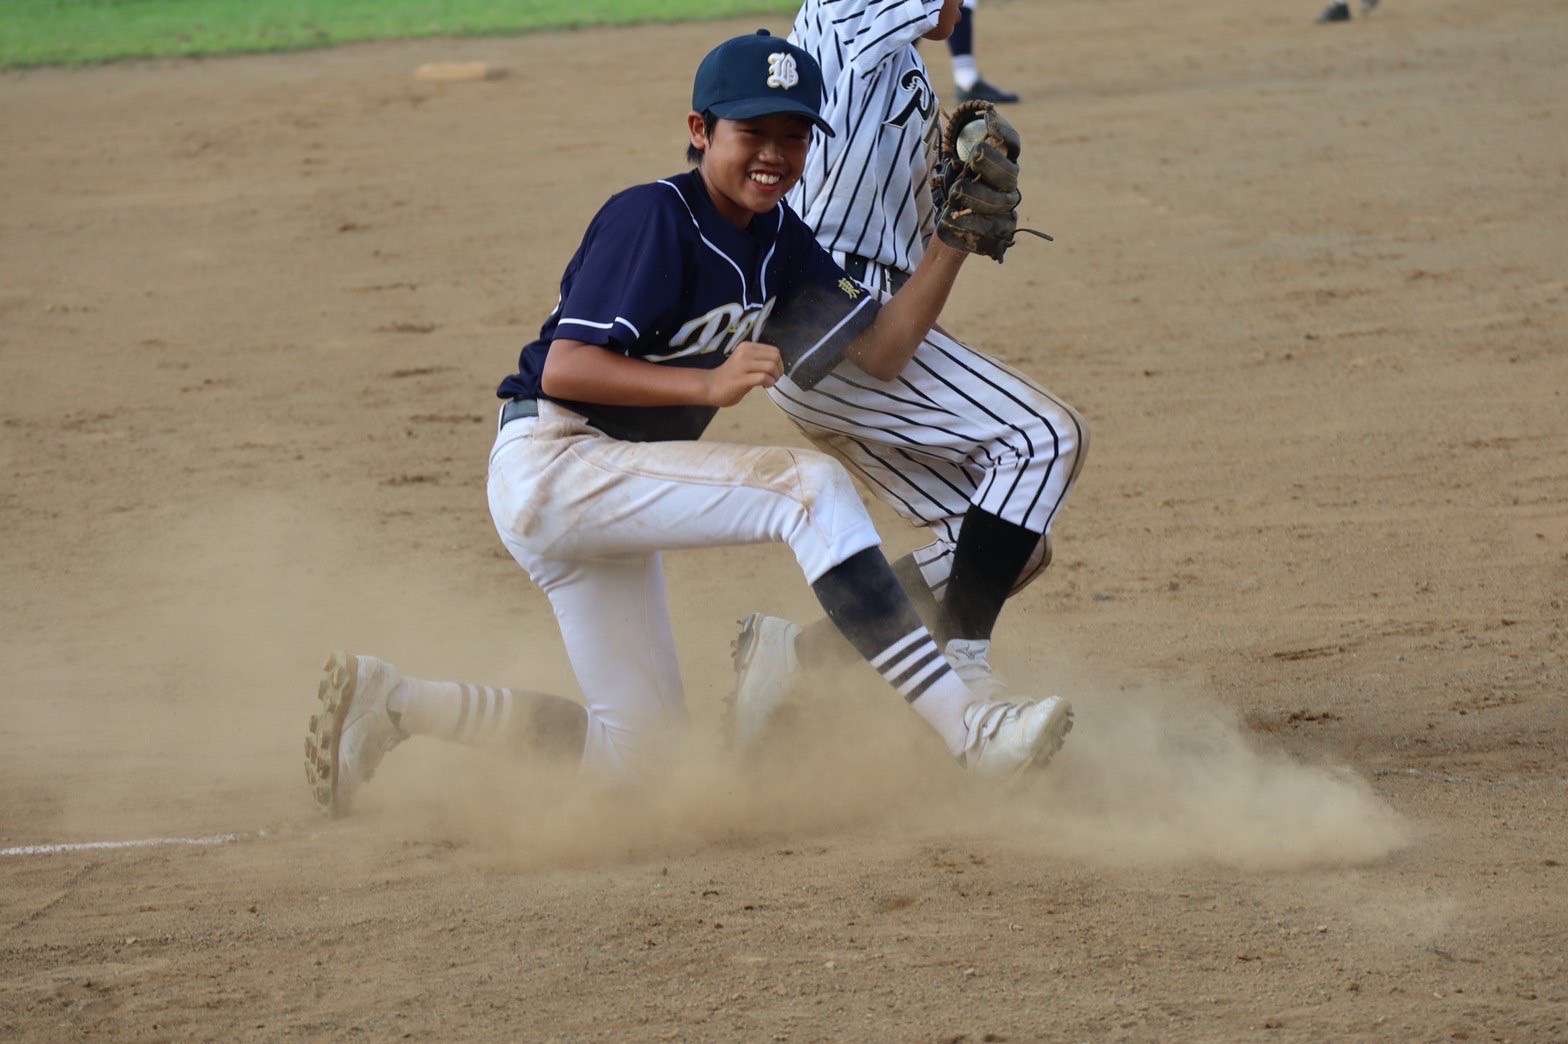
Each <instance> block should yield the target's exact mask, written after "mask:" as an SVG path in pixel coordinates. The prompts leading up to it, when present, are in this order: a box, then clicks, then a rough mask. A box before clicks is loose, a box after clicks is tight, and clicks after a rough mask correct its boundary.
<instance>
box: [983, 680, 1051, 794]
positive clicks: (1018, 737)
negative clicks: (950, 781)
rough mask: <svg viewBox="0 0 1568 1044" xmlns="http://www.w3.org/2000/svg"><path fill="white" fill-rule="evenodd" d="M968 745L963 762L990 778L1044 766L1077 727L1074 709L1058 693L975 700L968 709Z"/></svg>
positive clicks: (1012, 774) (1005, 776) (998, 777)
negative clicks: (1031, 699) (1030, 699)
mask: <svg viewBox="0 0 1568 1044" xmlns="http://www.w3.org/2000/svg"><path fill="white" fill-rule="evenodd" d="M964 725H965V726H966V727H967V728H968V729H969V747H968V749H967V750H966V751H965V753H964V765H965V766H966V767H967V768H968V769H969V771H970V772H972V773H974V774H975V775H977V776H981V777H984V778H986V779H1011V778H1013V777H1014V776H1017V775H1019V774H1020V773H1022V772H1024V771H1025V770H1026V769H1030V768H1044V767H1045V766H1046V764H1048V763H1049V762H1050V760H1051V758H1052V757H1053V756H1055V754H1056V752H1057V751H1058V750H1061V749H1062V742H1063V741H1064V740H1066V739H1067V733H1068V732H1069V731H1071V730H1072V727H1073V709H1072V707H1071V706H1069V705H1068V703H1067V701H1066V700H1064V699H1062V698H1061V697H1060V696H1047V697H1046V698H1045V699H1043V700H1040V701H1039V702H1037V703H994V702H987V703H977V704H974V705H973V706H972V707H970V708H969V709H968V710H967V711H965V712H964Z"/></svg>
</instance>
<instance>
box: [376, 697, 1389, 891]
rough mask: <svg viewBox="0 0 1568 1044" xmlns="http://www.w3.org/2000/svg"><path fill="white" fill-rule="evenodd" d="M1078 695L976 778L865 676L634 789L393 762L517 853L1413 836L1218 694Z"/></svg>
mask: <svg viewBox="0 0 1568 1044" xmlns="http://www.w3.org/2000/svg"><path fill="white" fill-rule="evenodd" d="M1080 689H1081V690H1082V691H1089V690H1088V689H1087V688H1086V687H1080ZM1075 708H1076V723H1075V728H1074V731H1073V732H1072V734H1071V735H1070V736H1069V737H1068V741H1067V744H1066V746H1065V747H1064V748H1063V750H1062V752H1061V753H1060V754H1059V755H1058V756H1057V758H1056V759H1055V761H1054V762H1053V764H1052V765H1050V766H1049V767H1048V768H1047V769H1046V770H1045V771H1043V772H1040V773H1038V774H1037V775H1033V776H1030V777H1027V778H1026V779H1025V780H1023V781H1020V782H1018V783H1015V784H1013V785H1010V786H997V785H990V784H985V783H982V782H979V781H975V780H971V779H970V778H968V777H967V776H965V775H964V774H963V772H962V771H961V770H959V769H958V768H957V766H956V765H954V764H953V763H952V762H951V761H950V759H948V758H947V756H946V754H945V751H944V749H943V748H942V747H941V745H940V744H939V743H937V742H936V740H935V738H934V736H932V735H931V734H929V732H928V731H927V730H926V729H925V727H924V725H923V724H921V723H920V722H919V720H918V719H917V718H916V717H915V715H913V714H912V713H910V712H909V711H908V709H907V708H905V707H903V706H902V704H901V703H900V701H898V700H897V699H896V698H895V697H892V696H891V694H885V693H882V692H879V691H877V684H876V681H875V679H871V678H867V677H865V676H863V675H857V676H856V677H854V678H853V679H848V680H841V681H840V682H839V683H838V684H837V685H835V686H833V687H832V690H831V691H824V690H823V689H822V688H819V689H818V691H817V692H816V694H815V698H811V699H808V700H806V701H805V702H804V703H803V705H802V706H801V707H799V708H798V709H797V711H796V713H795V714H794V715H793V716H792V718H791V719H790V720H789V721H787V722H785V723H784V724H783V725H782V726H781V727H780V728H779V729H778V730H777V732H776V733H775V735H774V736H772V737H771V738H770V741H769V743H768V744H767V745H766V746H765V747H763V748H761V749H759V750H755V751H751V752H747V753H745V754H741V753H739V752H736V751H733V750H730V749H728V748H727V747H726V746H725V744H724V742H723V737H722V731H723V728H722V722H721V721H710V722H707V723H705V724H706V726H707V728H705V729H699V730H698V735H697V736H695V737H694V739H693V743H692V745H691V748H690V749H689V750H688V751H687V755H686V757H685V758H684V759H683V760H682V761H681V763H680V764H679V765H678V766H677V768H676V769H675V770H674V771H673V772H672V774H671V776H670V778H668V779H665V780H663V781H661V782H660V783H658V784H656V785H650V786H647V787H645V788H640V789H638V790H635V791H604V790H596V789H593V788H591V787H584V786H582V785H579V783H578V781H575V780H572V779H570V778H566V777H563V776H561V775H559V774H557V775H546V774H543V773H538V772H530V771H529V770H527V769H526V768H522V767H518V766H514V765H505V764H501V763H499V762H498V761H497V760H495V759H493V758H488V757H484V756H481V757H479V758H477V759H476V757H475V755H474V754H473V753H472V752H466V751H462V752H458V751H456V750H454V749H453V748H450V747H447V748H445V749H442V750H429V749H426V750H425V751H423V752H422V754H421V755H420V760H419V764H417V765H416V764H414V758H412V757H410V758H409V764H407V765H404V766H400V767H399V768H397V769H394V768H392V767H391V766H392V761H393V758H396V757H398V756H399V755H403V754H404V751H405V750H407V747H408V746H412V745H407V746H405V748H400V749H399V750H398V751H396V752H394V754H393V755H391V756H389V758H388V762H387V764H388V768H387V769H386V773H387V776H388V777H390V776H393V775H394V774H395V773H396V774H398V775H400V776H401V778H400V779H399V780H398V782H395V783H393V782H391V781H390V780H388V782H387V784H386V786H387V787H388V789H391V790H395V792H396V793H395V794H393V795H392V796H389V797H387V800H389V801H390V802H392V803H393V804H394V805H395V806H397V807H398V808H399V809H400V810H401V812H402V814H404V815H405V816H407V815H408V814H409V813H410V811H411V810H418V811H417V812H416V813H415V814H414V816H413V818H405V819H404V820H403V824H404V829H405V830H406V831H408V832H409V833H408V836H415V835H421V834H431V835H433V836H438V837H441V838H443V839H445V840H448V841H453V842H459V843H472V844H474V845H475V846H476V847H477V848H478V849H479V850H480V851H481V852H482V853H483V854H484V856H485V858H487V859H491V860H494V861H496V862H497V863H498V864H499V865H502V866H508V867H539V866H560V865H574V866H575V865H583V864H600V863H605V862H617V861H621V860H627V859H639V858H650V857H653V856H654V855H656V854H660V853H668V852H671V851H678V850H683V849H687V848H690V847H694V846H701V845H704V844H713V843H726V842H732V841H733V842H747V841H758V840H767V841H769V842H770V843H771V842H780V841H787V840H792V839H793V840H799V839H801V838H803V837H810V836H814V835H816V836H820V835H826V834H832V833H834V832H837V831H846V830H854V831H855V832H856V833H857V834H860V835H862V836H864V835H867V834H880V835H883V836H888V837H897V836H910V837H921V838H929V837H931V836H934V835H941V834H950V835H959V836H962V835H967V834H983V835H985V836H988V837H992V838H1001V839H1003V840H1006V841H1008V842H1011V843H1014V844H1016V845H1019V846H1022V847H1025V848H1027V849H1028V850H1030V851H1031V852H1034V853H1037V854H1038V855H1039V856H1040V857H1042V858H1047V859H1058V860H1068V861H1087V862H1092V863H1100V864H1108V865H1114V866H1120V867H1127V866H1136V865H1175V864H1211V865H1220V866H1227V867H1231V868H1235V869H1239V870H1244V871H1280V870H1295V869H1305V868H1315V867H1332V866H1350V865H1362V864H1366V863H1369V862H1372V861H1375V860H1377V859H1380V858H1382V857H1384V856H1386V855H1388V854H1389V853H1391V852H1393V851H1395V850H1396V849H1398V848H1399V847H1401V846H1402V845H1404V844H1405V843H1407V841H1408V829H1407V827H1406V826H1405V824H1404V823H1403V822H1402V820H1401V819H1400V818H1399V817H1398V816H1397V815H1396V814H1395V813H1394V812H1393V810H1392V809H1390V808H1389V807H1388V806H1387V805H1386V804H1384V803H1383V802H1382V801H1381V800H1380V799H1379V798H1378V797H1377V795H1376V794H1375V793H1373V791H1372V789H1371V788H1370V787H1369V786H1368V785H1367V784H1366V782H1365V781H1364V780H1362V779H1361V778H1360V777H1358V776H1356V775H1355V774H1354V773H1353V772H1351V771H1350V770H1348V769H1346V768H1343V767H1339V766H1335V765H1332V764H1320V763H1309V762H1307V761H1303V760H1301V759H1299V758H1296V757H1292V756H1291V755H1290V754H1288V753H1287V752H1285V751H1283V750H1280V749H1277V748H1274V747H1271V746H1270V745H1268V743H1267V742H1266V741H1265V739H1264V738H1261V737H1257V736H1254V735H1252V734H1250V733H1248V732H1246V731H1245V730H1244V729H1243V728H1242V727H1241V726H1240V724H1239V723H1238V722H1237V721H1236V720H1235V718H1234V717H1233V716H1232V715H1231V714H1230V713H1229V712H1228V711H1226V709H1225V708H1223V707H1221V706H1219V705H1217V704H1215V703H1213V702H1212V701H1206V700H1204V699H1203V698H1201V697H1199V696H1194V695H1190V694H1188V695H1174V696H1173V695H1169V694H1166V693H1163V692H1161V691H1160V690H1159V689H1158V688H1157V687H1155V686H1153V685H1152V684H1151V686H1149V687H1147V688H1145V689H1139V688H1136V687H1132V688H1130V690H1127V691H1118V692H1117V694H1116V695H1115V697H1110V696H1104V697H1095V696H1090V697H1084V696H1079V697H1076V698H1075ZM434 746H438V747H439V746H441V745H440V744H434ZM409 753H410V754H412V751H410V752H409ZM378 782H379V781H378ZM367 794H368V791H367ZM374 800H376V801H377V802H379V801H380V800H381V797H380V796H378V797H376V798H375V799H374Z"/></svg>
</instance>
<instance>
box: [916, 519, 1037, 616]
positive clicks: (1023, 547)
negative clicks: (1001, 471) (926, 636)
mask: <svg viewBox="0 0 1568 1044" xmlns="http://www.w3.org/2000/svg"><path fill="white" fill-rule="evenodd" d="M1041 539H1043V538H1042V536H1041V534H1039V533H1036V532H1034V531H1033V530H1031V529H1025V528H1024V527H1023V526H1020V525H1016V524H1014V523H1012V522H1008V521H1005V520H1004V519H1002V518H999V517H998V516H996V515H993V514H991V513H990V512H989V511H982V510H980V509H979V508H977V507H971V508H970V509H969V511H968V513H966V514H965V515H964V524H963V527H962V528H960V529H959V531H958V546H957V547H956V548H955V549H954V551H953V570H952V573H951V574H950V575H949V576H948V580H947V590H946V592H944V594H943V596H942V613H941V619H940V622H939V623H938V625H937V626H936V627H935V628H933V629H932V630H933V631H934V632H935V634H936V636H937V640H938V641H940V642H942V643H944V644H945V643H946V642H947V641H948V640H949V639H952V638H970V639H974V638H979V639H989V638H990V637H991V631H992V629H994V628H995V627H996V619H997V617H998V616H1000V615H1001V614H1002V606H1003V604H1005V603H1006V601H1007V596H1008V594H1009V593H1010V592H1011V591H1012V589H1013V585H1014V584H1015V583H1016V582H1017V581H1018V577H1019V575H1020V574H1021V573H1022V572H1023V571H1024V569H1025V568H1026V567H1027V566H1028V565H1029V559H1030V558H1031V557H1032V556H1033V555H1034V552H1035V548H1037V547H1039V545H1040V541H1041Z"/></svg>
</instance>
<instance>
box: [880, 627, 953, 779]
mask: <svg viewBox="0 0 1568 1044" xmlns="http://www.w3.org/2000/svg"><path fill="white" fill-rule="evenodd" d="M871 666H873V667H875V668H876V669H877V671H878V672H879V673H880V674H881V675H882V677H884V678H886V679H887V681H888V684H890V685H892V686H893V688H895V689H897V690H898V694H899V695H900V696H902V697H904V699H905V700H907V701H908V702H909V705H910V706H911V707H913V708H914V710H915V713H916V714H919V715H920V716H921V717H922V718H924V719H925V720H926V724H928V725H930V726H931V727H932V728H933V729H935V730H936V731H937V735H939V736H941V737H942V741H943V742H944V743H946V744H947V749H948V750H949V751H951V752H952V754H953V757H955V758H958V757H962V756H963V754H964V751H965V750H966V749H968V747H969V729H968V728H967V727H966V726H965V725H964V711H965V710H967V709H968V708H969V706H970V704H973V703H975V702H977V700H976V698H975V695H974V693H972V692H970V691H969V687H968V686H966V685H965V684H964V681H963V679H962V678H960V677H959V676H958V675H957V673H955V672H954V670H953V668H952V667H951V666H950V665H949V664H948V662H947V660H946V659H945V658H944V657H943V656H942V650H940V649H938V648H937V647H936V642H935V641H934V640H933V639H932V637H931V632H929V631H927V630H926V629H925V628H924V627H922V628H920V629H919V630H918V631H911V632H910V633H909V634H907V635H905V636H904V637H903V638H901V639H899V640H898V641H896V642H894V643H893V644H892V645H890V646H888V647H887V648H886V649H884V650H883V651H882V652H881V654H879V655H878V656H877V657H876V658H875V659H873V660H872V661H871Z"/></svg>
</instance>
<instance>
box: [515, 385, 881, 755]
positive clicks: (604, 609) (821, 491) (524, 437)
mask: <svg viewBox="0 0 1568 1044" xmlns="http://www.w3.org/2000/svg"><path fill="white" fill-rule="evenodd" d="M538 406H539V415H538V416H537V417H523V418H519V419H517V420H513V421H511V422H510V423H508V424H505V425H504V426H503V427H502V428H501V429H500V431H499V432H498V433H497V436H496V440H495V444H494V446H493V447H492V449H491V452H490V474H489V499H490V514H491V518H492V519H493V520H494V521H495V526H496V529H497V531H498V532H499V533H500V535H501V541H502V543H503V544H505V545H506V549H507V550H508V551H509V552H511V555H512V557H513V558H515V559H516V560H517V562H518V564H519V565H521V566H522V567H523V569H525V570H526V571H527V572H528V575H529V576H530V577H531V578H532V579H533V581H534V583H535V584H537V585H538V586H539V588H540V589H541V590H543V591H544V593H545V595H546V596H547V597H548V598H549V599H550V605H551V606H552V607H553V609H554V610H555V617H556V622H557V623H558V625H559V626H560V630H561V638H562V641H563V642H564V643H565V646H566V653H567V657H568V658H569V659H570V661H571V664H572V670H573V672H574V673H575V674H576V676H577V682H578V684H579V686H581V688H582V691H583V695H584V697H585V700H586V703H587V713H588V732H587V738H586V741H585V743H584V747H583V770H584V772H585V773H587V774H590V775H593V776H596V777H603V778H608V779H621V780H635V779H640V778H645V777H646V776H648V775H651V774H654V773H656V772H657V771H658V770H659V769H660V767H661V766H662V765H663V764H664V763H665V762H666V760H667V759H668V757H669V756H670V754H671V753H672V750H673V744H674V742H675V741H676V739H677V737H678V735H679V733H680V732H681V730H682V728H683V727H684V725H685V724H686V721H687V713H686V705H685V693H684V691H683V689H682V686H681V678H680V668H679V664H678V662H677V657H676V653H675V639H674V634H673V631H672V628H671V624H670V615H669V604H668V600H667V598H666V596H665V588H664V570H663V565H662V562H661V559H660V554H659V553H660V552H661V551H663V550H683V549H696V548H710V547H723V546H732V545H738V544H758V543H766V542H772V541H777V542H781V543H787V544H788V545H789V546H790V549H791V550H792V551H793V552H794V553H795V558H796V560H797V561H798V562H799V564H800V568H801V572H802V573H803V574H804V575H805V578H806V580H807V582H808V583H814V582H815V581H816V580H817V579H818V578H819V577H821V576H822V574H824V573H826V572H827V571H828V570H830V569H832V568H833V567H834V566H836V565H838V564H840V563H842V562H844V561H845V560H846V559H848V558H849V557H850V556H852V555H854V554H856V553H857V552H860V551H864V550H866V549H867V548H870V547H875V546H877V544H878V543H879V542H880V541H879V539H878V537H877V533H876V528H875V527H874V525H873V524H872V522H871V519H870V517H869V516H868V515H867V514H866V511H865V508H864V506H863V505H862V504H861V502H860V498H859V496H858V495H857V493H856V491H855V487H854V483H853V482H852V481H851V479H850V477H849V475H848V473H847V472H845V470H844V468H843V467H842V466H841V465H840V464H839V463H838V462H837V461H835V460H833V459H832V458H831V457H829V456H828V455H826V454H823V453H818V452H814V451H811V450H802V449H790V448H783V447H767V446H740V445H732V444H726V443H720V442H713V443H708V442H691V441H680V442H627V441H624V440H621V439H615V438H611V437H610V436H608V435H605V434H604V433H602V432H600V431H598V430H597V429H595V428H593V427H592V426H590V425H589V424H588V423H587V422H586V421H585V420H584V419H583V418H582V417H581V416H579V415H578V414H576V413H573V412H572V411H570V410H568V409H565V408H563V407H561V406H558V405H556V404H554V403H551V402H546V401H541V402H540V403H539V404H538Z"/></svg>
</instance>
